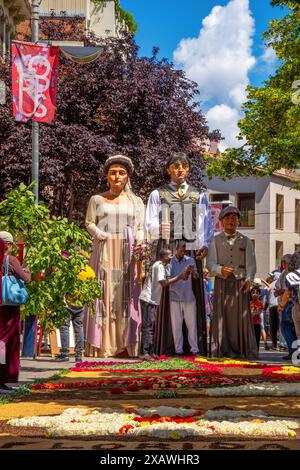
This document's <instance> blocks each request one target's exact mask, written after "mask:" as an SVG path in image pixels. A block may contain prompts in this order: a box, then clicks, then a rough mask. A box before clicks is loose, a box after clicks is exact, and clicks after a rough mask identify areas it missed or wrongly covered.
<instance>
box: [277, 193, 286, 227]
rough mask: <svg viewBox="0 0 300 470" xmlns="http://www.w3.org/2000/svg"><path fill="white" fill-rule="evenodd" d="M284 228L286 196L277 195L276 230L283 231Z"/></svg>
mask: <svg viewBox="0 0 300 470" xmlns="http://www.w3.org/2000/svg"><path fill="white" fill-rule="evenodd" d="M283 226H284V196H283V195H282V194H276V229H277V230H283Z"/></svg>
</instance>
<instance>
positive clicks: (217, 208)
mask: <svg viewBox="0 0 300 470" xmlns="http://www.w3.org/2000/svg"><path fill="white" fill-rule="evenodd" d="M209 208H210V213H211V217H212V220H213V224H214V231H215V232H222V230H223V226H222V224H221V222H220V220H219V219H218V217H219V214H220V212H221V210H222V208H223V205H222V204H214V203H211V204H209Z"/></svg>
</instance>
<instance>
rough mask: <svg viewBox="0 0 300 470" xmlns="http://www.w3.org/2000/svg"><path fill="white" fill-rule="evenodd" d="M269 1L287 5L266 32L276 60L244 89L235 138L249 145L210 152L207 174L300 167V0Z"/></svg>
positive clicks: (234, 173) (261, 173)
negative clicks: (216, 154)
mask: <svg viewBox="0 0 300 470" xmlns="http://www.w3.org/2000/svg"><path fill="white" fill-rule="evenodd" d="M273 5H274V6H275V5H280V6H286V7H288V8H290V12H289V13H288V14H287V15H286V16H285V17H284V18H281V19H278V20H273V21H271V22H270V27H269V29H268V31H266V32H265V33H264V38H265V40H266V45H267V46H268V47H272V48H273V49H274V50H275V52H276V55H277V57H278V59H279V61H280V62H279V65H278V67H277V69H276V73H275V74H274V75H273V76H270V77H269V79H268V80H267V81H265V82H264V85H263V86H262V87H253V86H249V87H248V88H247V91H248V100H247V102H246V103H245V104H244V106H243V111H244V112H245V117H244V118H243V119H241V120H240V122H239V128H240V134H239V139H240V140H244V141H246V142H247V145H243V146H241V147H240V148H237V149H235V148H229V149H227V150H226V151H225V153H224V154H223V155H222V158H214V159H212V158H211V157H209V156H208V157H207V161H208V173H209V175H210V176H212V175H218V176H220V177H227V178H228V177H229V178H233V177H236V176H246V175H257V174H259V175H264V174H272V173H273V172H274V171H275V170H278V169H280V168H288V169H298V168H299V164H300V2H299V1H287V0H286V1H285V0H273ZM233 163H234V164H233Z"/></svg>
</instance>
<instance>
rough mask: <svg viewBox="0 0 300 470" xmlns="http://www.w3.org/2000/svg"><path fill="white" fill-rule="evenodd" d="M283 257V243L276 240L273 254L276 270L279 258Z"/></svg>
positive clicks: (279, 261) (279, 262)
mask: <svg viewBox="0 0 300 470" xmlns="http://www.w3.org/2000/svg"><path fill="white" fill-rule="evenodd" d="M282 257H283V242H279V241H277V240H276V253H275V267H276V268H278V267H279V266H280V264H281V258H282Z"/></svg>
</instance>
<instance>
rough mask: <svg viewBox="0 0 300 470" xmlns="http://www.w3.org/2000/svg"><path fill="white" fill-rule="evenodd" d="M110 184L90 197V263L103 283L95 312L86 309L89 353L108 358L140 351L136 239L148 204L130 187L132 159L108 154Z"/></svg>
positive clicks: (140, 239) (140, 231) (107, 169)
mask: <svg viewBox="0 0 300 470" xmlns="http://www.w3.org/2000/svg"><path fill="white" fill-rule="evenodd" d="M104 171H105V174H106V177H107V182H108V187H109V189H108V190H107V191H106V192H104V193H102V194H99V195H96V196H92V197H91V199H90V202H89V206H88V210H87V215H86V227H87V230H88V231H89V233H90V234H91V235H92V236H93V238H94V246H93V254H92V258H91V263H90V264H91V267H92V268H93V269H94V270H95V272H96V273H97V276H98V280H99V282H101V284H102V287H103V295H102V299H101V300H100V299H99V300H97V302H96V315H95V316H94V317H92V316H90V314H89V311H88V309H87V310H86V312H85V322H84V323H85V338H86V353H87V355H89V356H96V357H110V356H116V355H118V354H120V353H123V352H124V353H126V350H127V353H128V355H129V356H136V355H137V354H138V347H139V335H140V324H141V313H140V307H139V294H140V284H139V283H138V279H137V270H136V262H135V259H134V256H133V243H134V242H138V243H139V242H141V241H142V240H143V238H144V229H143V227H144V204H143V202H142V200H141V198H139V197H137V196H136V195H135V194H134V193H133V192H132V190H131V185H130V176H131V175H132V173H133V171H134V167H133V163H132V161H131V159H130V158H128V157H126V156H123V155H115V156H113V157H109V158H108V159H107V161H106V162H105V165H104Z"/></svg>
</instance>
